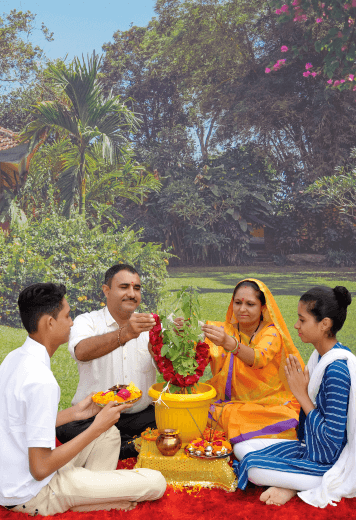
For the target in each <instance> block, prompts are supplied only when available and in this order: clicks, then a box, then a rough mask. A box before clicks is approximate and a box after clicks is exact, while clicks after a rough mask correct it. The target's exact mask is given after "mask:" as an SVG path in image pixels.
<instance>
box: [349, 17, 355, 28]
mask: <svg viewBox="0 0 356 520" xmlns="http://www.w3.org/2000/svg"><path fill="white" fill-rule="evenodd" d="M348 22H349V27H351V25H353V24H354V23H355V20H353V19H352V18H349V20H348Z"/></svg>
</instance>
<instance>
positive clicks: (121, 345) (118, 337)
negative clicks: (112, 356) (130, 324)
mask: <svg viewBox="0 0 356 520" xmlns="http://www.w3.org/2000/svg"><path fill="white" fill-rule="evenodd" d="M124 327H125V325H123V326H122V327H119V329H118V330H119V334H118V335H117V340H118V342H119V347H123V346H124V345H126V341H125V343H122V341H121V339H120V337H121V332H122V329H123V328H124Z"/></svg>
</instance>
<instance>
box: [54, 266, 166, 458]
mask: <svg viewBox="0 0 356 520" xmlns="http://www.w3.org/2000/svg"><path fill="white" fill-rule="evenodd" d="M103 292H104V294H105V296H106V302H107V306H106V307H104V308H102V309H100V310H97V311H92V312H89V313H85V314H81V315H79V316H77V317H76V318H75V320H74V325H73V327H72V329H71V333H70V338H69V343H68V349H69V352H70V354H71V356H72V357H73V359H74V360H75V361H76V363H77V366H78V372H79V384H78V388H77V391H76V394H75V396H74V398H73V401H72V404H73V405H75V404H76V403H78V402H79V401H80V400H81V399H83V397H84V396H86V395H87V394H88V393H89V392H99V391H106V390H108V389H109V388H111V387H112V386H114V385H116V384H117V383H120V384H129V383H130V381H133V383H134V384H135V385H136V386H137V387H138V388H139V389H140V390H141V391H142V393H143V395H142V398H141V399H140V400H139V401H138V402H137V403H135V404H134V406H133V407H132V408H130V409H128V410H125V413H123V414H122V415H121V416H120V419H119V421H118V422H117V424H116V427H117V428H118V429H119V430H120V434H121V441H122V446H121V452H120V458H127V457H135V456H137V452H136V450H135V448H134V444H133V442H132V439H133V437H134V436H139V435H140V434H141V432H143V431H144V430H145V429H146V428H147V427H150V428H156V423H155V415H154V407H153V405H152V400H151V398H150V397H149V396H148V389H149V387H150V386H151V385H153V384H154V383H155V382H156V368H155V365H154V362H153V360H152V357H151V354H150V352H149V349H148V346H149V330H151V328H152V327H153V326H154V325H155V320H154V318H153V316H152V315H151V314H143V313H142V314H141V313H136V312H135V310H136V308H137V307H138V306H139V304H140V302H141V281H140V277H139V275H138V273H137V271H136V269H134V268H133V267H132V266H130V265H127V264H116V265H114V266H112V267H110V269H108V270H107V271H106V273H105V281H104V285H103ZM92 421H93V418H90V419H87V420H85V421H73V422H71V423H69V424H65V425H63V426H61V427H60V428H57V438H58V440H59V441H60V442H62V443H65V442H68V441H69V440H71V439H73V438H74V437H75V436H76V435H78V434H79V433H81V432H82V431H84V430H85V429H86V428H88V426H90V424H91V423H92Z"/></svg>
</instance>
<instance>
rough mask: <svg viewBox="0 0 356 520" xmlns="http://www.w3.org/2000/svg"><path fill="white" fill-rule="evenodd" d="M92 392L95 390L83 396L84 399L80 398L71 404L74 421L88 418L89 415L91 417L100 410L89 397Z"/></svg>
mask: <svg viewBox="0 0 356 520" xmlns="http://www.w3.org/2000/svg"><path fill="white" fill-rule="evenodd" d="M94 394H95V392H92V393H91V394H89V395H88V396H87V397H85V399H82V400H81V401H79V403H77V404H76V405H74V406H73V412H74V416H75V419H74V420H75V421H83V420H85V419H89V418H90V417H93V416H94V415H96V414H97V413H99V412H100V410H101V407H100V406H98V405H97V404H96V403H94V401H93V400H92V398H91V397H92V395H94Z"/></svg>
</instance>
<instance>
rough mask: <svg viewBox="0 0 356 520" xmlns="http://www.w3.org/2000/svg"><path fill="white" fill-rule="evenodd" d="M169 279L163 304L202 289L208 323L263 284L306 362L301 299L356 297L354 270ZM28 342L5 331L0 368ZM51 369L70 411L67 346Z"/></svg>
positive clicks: (72, 375) (212, 272)
mask: <svg viewBox="0 0 356 520" xmlns="http://www.w3.org/2000/svg"><path fill="white" fill-rule="evenodd" d="M252 269H256V270H255V271H253V270H252ZM169 274H170V278H169V279H168V281H167V296H166V298H165V302H164V304H163V305H164V306H165V307H167V308H169V307H170V306H171V302H172V301H173V299H174V292H175V291H177V290H178V289H180V288H181V287H182V286H184V285H193V286H195V287H197V288H199V290H200V303H201V311H202V318H203V319H204V320H208V319H209V320H224V318H225V313H226V309H227V307H228V305H229V302H230V299H231V294H232V290H233V287H235V285H236V283H237V282H238V281H239V280H241V279H243V278H248V277H253V278H258V279H260V280H262V281H263V282H264V283H265V284H266V285H267V286H268V287H269V289H270V290H271V292H272V294H273V295H274V297H275V299H276V301H277V304H278V305H279V308H280V309H281V312H282V314H283V316H284V319H285V321H286V323H287V326H288V328H289V331H290V333H291V335H292V338H293V341H294V342H295V345H296V346H297V347H298V349H299V351H300V353H301V355H302V357H303V359H304V360H305V361H306V360H307V359H308V357H309V355H310V354H311V352H312V349H313V347H312V346H310V345H304V344H303V343H302V342H301V341H300V339H299V337H298V335H297V334H296V331H295V330H294V328H293V325H294V323H295V321H296V316H297V315H296V309H297V305H298V300H299V297H300V295H301V294H302V293H303V292H305V291H306V290H308V289H309V288H310V287H312V286H314V285H327V286H330V287H335V286H336V285H344V286H345V287H347V288H348V289H349V291H351V293H352V295H353V296H356V271H355V270H352V269H338V270H332V269H321V268H315V269H309V270H303V272H302V271H301V270H300V271H299V270H297V269H296V268H289V267H287V268H285V267H284V268H277V267H276V268H273V267H272V268H270V267H268V268H264V267H254V268H251V267H238V268H233V267H219V268H171V269H169ZM355 309H356V298H354V301H353V302H352V304H351V306H350V307H349V311H348V318H347V320H346V323H345V325H344V327H343V329H342V331H341V332H340V333H339V334H338V339H339V340H340V341H341V342H342V343H344V344H345V345H347V346H348V347H349V348H350V349H351V350H352V351H353V352H354V353H355V354H356V335H355V333H354V331H353V330H352V323H353V319H355V318H354V317H355ZM152 311H155V309H152ZM25 338H26V332H25V331H24V330H22V329H12V328H10V327H4V326H0V339H1V341H0V363H1V362H2V360H3V359H4V357H5V356H6V355H7V354H8V353H9V352H10V351H11V350H13V349H14V348H17V347H19V346H20V345H21V344H22V343H23V341H24V339H25ZM51 365H52V370H53V372H54V375H55V377H56V379H57V381H58V383H59V385H60V387H61V401H60V408H66V407H67V406H70V401H71V398H72V397H73V395H74V393H75V389H76V387H77V384H78V373H77V368H76V364H75V362H74V361H73V359H72V358H71V357H70V355H69V353H68V350H67V347H66V345H62V346H61V347H60V348H59V349H58V351H57V352H56V353H55V355H54V356H53V358H52V360H51ZM209 375H210V374H209V369H207V371H206V374H205V377H204V379H208V378H209Z"/></svg>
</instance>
